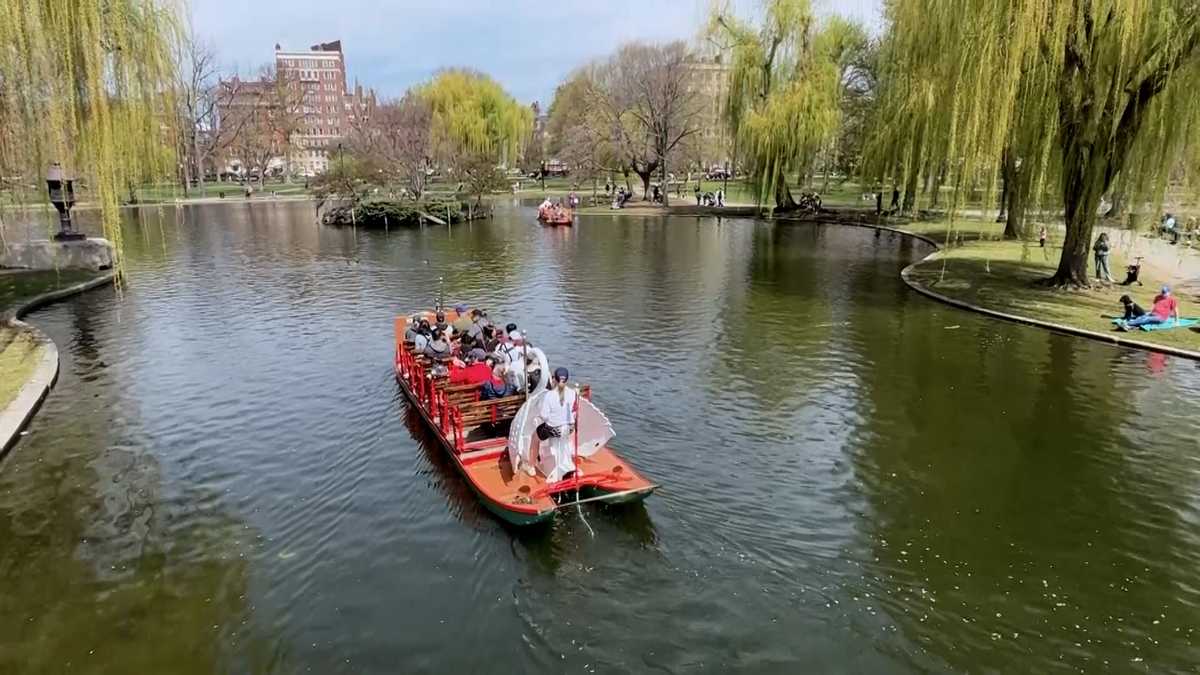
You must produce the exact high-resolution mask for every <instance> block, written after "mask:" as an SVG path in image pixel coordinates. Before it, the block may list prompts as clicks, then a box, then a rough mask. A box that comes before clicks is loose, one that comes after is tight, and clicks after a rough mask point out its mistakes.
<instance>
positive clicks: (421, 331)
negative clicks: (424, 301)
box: [413, 319, 433, 354]
mask: <svg viewBox="0 0 1200 675" xmlns="http://www.w3.org/2000/svg"><path fill="white" fill-rule="evenodd" d="M432 333H433V331H431V330H430V329H429V322H428V321H426V320H425V319H421V323H420V324H418V325H417V334H416V336H414V337H413V347H414V348H416V350H417V353H418V354H424V353H425V347H427V346H428V345H429V337H430V335H432Z"/></svg>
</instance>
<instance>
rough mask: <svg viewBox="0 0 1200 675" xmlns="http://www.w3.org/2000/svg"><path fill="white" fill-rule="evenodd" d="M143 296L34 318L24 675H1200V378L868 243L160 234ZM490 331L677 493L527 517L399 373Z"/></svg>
mask: <svg viewBox="0 0 1200 675" xmlns="http://www.w3.org/2000/svg"><path fill="white" fill-rule="evenodd" d="M124 238H125V247H126V253H127V260H128V270H129V279H128V283H127V284H126V286H125V287H124V289H123V290H121V291H119V292H118V291H117V290H114V289H105V290H99V291H95V292H91V293H88V294H86V295H84V296H80V297H78V298H75V299H73V300H70V301H67V302H63V303H61V304H57V305H53V306H51V307H48V308H46V309H44V310H41V311H38V312H36V313H34V314H33V315H31V317H30V319H29V320H30V321H32V322H34V323H36V324H37V325H38V326H40V327H41V328H42V329H43V330H45V332H46V333H48V334H49V335H50V336H51V337H52V338H53V339H54V340H55V341H56V342H57V343H58V345H59V347H60V349H61V354H62V374H61V376H60V379H59V382H58V385H57V388H56V389H55V390H54V392H53V393H52V394H51V395H50V397H49V398H48V400H47V402H46V405H45V407H44V408H43V409H42V412H41V413H39V415H38V416H37V418H36V420H35V421H34V423H33V425H32V427H31V432H30V434H29V435H28V436H27V437H26V438H25V439H24V440H23V441H22V442H21V443H19V444H18V445H17V446H16V448H15V449H14V450H13V451H12V452H10V453H9V455H8V456H7V457H5V458H4V460H3V462H2V463H0V542H2V548H0V582H2V583H3V585H4V592H3V593H2V594H0V671H3V672H22V673H51V672H53V673H59V672H97V673H98V672H128V673H138V672H172V673H187V672H195V673H209V672H297V671H311V672H319V673H360V672H361V673H384V672H430V673H433V672H438V673H444V672H469V671H477V672H583V673H587V672H610V673H621V672H671V673H676V672H711V673H725V672H731V671H735V670H736V671H739V672H796V671H798V670H806V671H813V672H827V671H837V672H846V671H858V672H884V671H887V672H904V671H964V670H971V671H989V670H1002V671H1033V672H1059V671H1061V672H1068V671H1099V670H1114V671H1128V670H1141V671H1146V672H1151V671H1153V672H1164V671H1180V670H1189V669H1191V668H1194V667H1195V664H1197V663H1200V649H1198V647H1197V639H1198V638H1200V636H1198V635H1197V634H1196V633H1195V630H1196V629H1197V627H1200V572H1198V569H1197V566H1196V561H1197V560H1198V559H1200V499H1198V497H1200V489H1198V483H1200V460H1198V459H1197V458H1198V456H1200V452H1198V447H1197V442H1196V438H1197V437H1198V434H1200V414H1198V413H1200V405H1198V404H1197V401H1198V397H1200V369H1198V368H1197V364H1195V363H1193V362H1189V361H1185V360H1178V359H1173V358H1167V357H1164V356H1161V355H1154V354H1148V353H1142V352H1137V351H1130V350H1125V349H1119V348H1116V347H1113V346H1109V345H1104V344H1098V343H1094V342H1090V341H1084V340H1079V339H1075V338H1070V337H1065V336H1059V335H1054V334H1050V333H1047V332H1044V331H1040V330H1036V329H1032V328H1026V327H1022V326H1017V325H1010V324H1006V323H997V322H992V321H988V320H984V319H982V318H980V317H977V316H974V315H970V314H967V313H963V312H960V311H957V310H954V309H951V308H948V307H943V306H940V305H938V304H936V303H933V302H931V301H929V300H926V299H924V298H922V297H920V296H918V295H916V294H915V293H913V292H911V291H909V290H908V289H907V288H906V287H905V286H904V285H903V284H902V283H901V282H900V280H899V278H898V273H899V271H900V269H901V268H903V267H904V266H905V265H906V264H908V263H909V262H911V261H912V260H914V259H917V258H919V257H921V256H923V255H924V254H925V253H927V252H928V250H927V248H926V247H925V245H924V244H921V243H920V242H913V241H911V240H907V239H904V238H900V237H898V236H896V235H893V234H887V233H884V234H880V235H876V234H875V233H874V231H872V230H869V229H859V228H852V227H837V226H817V225H800V224H770V223H763V222H755V221H751V220H737V219H723V220H715V219H695V218H681V219H656V218H648V219H644V218H628V217H594V218H583V219H582V220H581V222H580V223H579V224H578V226H577V227H575V228H573V229H542V228H540V227H538V226H536V224H535V222H534V217H533V209H532V208H531V207H529V206H526V205H520V204H515V203H513V204H508V203H505V204H502V205H501V206H500V208H499V210H498V212H497V216H496V218H495V220H494V221H493V222H489V223H475V224H473V225H463V226H457V227H454V228H453V229H447V228H444V227H436V228H429V229H425V230H399V231H392V232H387V233H385V232H367V231H362V230H359V231H354V230H348V229H347V230H337V229H328V228H322V227H318V226H316V225H314V224H313V218H312V207H311V205H308V204H258V205H254V206H246V205H219V206H201V207H190V208H185V209H181V210H179V211H173V210H152V209H147V210H141V211H131V212H130V215H129V221H128V222H127V224H126V226H125V228H124ZM439 278H442V279H443V280H444V281H443V282H442V285H441V292H442V293H443V294H444V296H445V298H446V299H447V301H450V302H455V301H464V302H468V303H471V304H480V305H483V306H485V307H487V308H489V309H490V313H491V315H492V316H493V317H495V318H501V319H503V320H505V321H507V320H513V321H516V322H517V323H519V324H521V327H522V329H523V330H525V331H526V332H527V333H529V334H531V336H532V338H533V340H534V341H535V342H536V343H537V344H539V345H541V346H543V347H545V349H546V351H547V353H548V354H549V355H550V357H551V362H552V364H555V365H559V364H561V365H567V366H568V367H569V368H570V369H571V371H572V374H573V375H574V376H576V377H578V378H579V379H581V380H584V381H587V382H589V383H591V384H592V385H593V387H594V390H595V400H596V401H597V403H598V404H599V405H600V407H601V408H602V409H604V410H605V411H606V412H607V413H608V414H609V416H610V417H611V419H612V421H613V424H614V426H615V428H616V430H617V434H618V435H617V438H616V439H615V441H614V445H615V446H616V447H617V448H618V449H619V451H620V452H621V453H622V454H623V455H624V456H625V457H626V458H628V459H629V460H630V461H631V462H633V463H634V465H635V466H637V467H638V469H639V470H641V471H642V472H644V473H646V474H647V475H649V476H651V477H652V478H654V479H656V480H657V481H659V482H661V483H662V485H663V487H662V489H661V490H660V491H659V492H658V493H657V494H655V495H654V496H653V497H652V498H651V499H650V500H648V501H647V502H646V503H645V504H644V505H641V506H635V507H632V508H621V509H600V508H592V509H584V510H583V511H582V513H576V512H567V513H564V514H561V517H559V518H558V519H557V520H556V522H555V523H554V524H553V525H552V526H550V527H548V528H544V529H538V530H533V531H522V530H515V529H512V528H510V527H507V526H504V525H502V524H501V523H500V522H499V521H498V520H497V519H495V518H494V517H492V516H490V515H489V514H488V513H487V512H486V511H485V510H484V509H483V508H482V507H481V506H480V505H479V504H478V503H477V502H476V500H475V498H474V497H473V495H472V493H471V492H470V491H469V489H468V488H467V487H466V485H465V483H464V482H463V481H462V480H461V479H460V478H459V476H458V475H457V473H456V472H455V470H454V468H453V465H452V464H450V463H449V462H448V460H447V459H446V458H444V457H443V455H442V452H443V451H442V450H441V449H440V448H439V447H438V446H436V445H435V444H434V443H432V442H431V438H430V436H429V435H428V434H427V433H425V432H424V430H423V429H422V428H421V426H420V424H419V420H418V418H417V417H416V416H415V415H414V414H413V413H412V412H410V411H409V410H408V408H407V404H406V403H405V401H404V399H403V397H402V395H401V394H400V392H399V389H398V387H397V385H396V383H395V381H394V379H393V377H392V373H391V360H392V349H393V348H392V342H391V339H392V332H391V331H392V324H391V322H392V319H393V317H394V316H395V315H396V314H399V313H402V312H403V311H405V310H409V309H413V308H417V307H423V306H428V305H430V304H432V302H433V301H434V299H435V297H436V296H437V295H438V293H439V281H438V279H439Z"/></svg>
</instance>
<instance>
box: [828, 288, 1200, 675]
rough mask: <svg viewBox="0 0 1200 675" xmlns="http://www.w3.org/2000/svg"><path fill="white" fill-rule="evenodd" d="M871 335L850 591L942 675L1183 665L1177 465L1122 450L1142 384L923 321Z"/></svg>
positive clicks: (1043, 339) (1000, 335) (1188, 615)
mask: <svg viewBox="0 0 1200 675" xmlns="http://www.w3.org/2000/svg"><path fill="white" fill-rule="evenodd" d="M888 324H890V325H888ZM948 327H949V328H948ZM878 328H879V330H877V331H873V332H868V333H864V334H862V335H861V336H860V339H861V340H862V343H863V346H864V349H865V351H866V352H868V353H870V354H871V355H872V358H871V359H870V360H869V361H865V362H864V363H863V364H862V380H863V382H864V385H865V391H864V396H865V401H866V404H867V406H868V409H867V411H866V413H867V414H866V415H865V417H864V419H865V428H864V429H863V430H862V432H861V433H859V434H858V435H857V439H858V440H857V442H856V445H855V447H853V448H852V450H851V451H852V452H853V465H854V471H855V475H856V477H857V478H858V480H859V485H860V487H861V490H862V492H863V495H864V497H865V498H866V504H867V506H866V508H865V510H864V512H863V514H862V523H861V526H860V527H861V529H862V530H863V532H864V533H865V534H866V535H867V537H868V540H869V543H868V552H867V553H866V554H865V558H864V559H865V561H866V562H865V565H864V567H865V574H864V575H863V577H862V579H861V580H859V581H857V582H855V583H861V584H863V585H864V586H865V588H854V589H851V590H852V591H854V592H855V593H856V594H861V593H862V592H869V593H871V594H872V596H873V601H877V603H878V605H879V606H882V607H883V608H884V609H885V610H886V611H887V612H888V614H889V615H890V617H891V618H892V619H893V620H894V621H895V622H896V625H897V626H898V627H899V628H900V630H902V631H903V632H904V633H905V634H906V635H907V636H908V638H909V639H910V640H911V642H912V643H913V644H914V645H919V647H920V648H921V649H922V650H924V651H926V652H928V653H930V654H933V655H935V656H936V657H938V658H940V659H943V660H944V662H945V663H947V664H949V665H950V667H951V668H954V669H984V670H989V669H996V670H1011V669H1013V668H1014V667H1017V668H1032V669H1035V670H1037V669H1047V668H1050V667H1071V668H1085V669H1086V668H1089V667H1093V668H1094V667H1100V666H1101V664H1105V663H1106V664H1109V665H1114V664H1128V663H1131V662H1134V663H1137V662H1139V661H1136V660H1137V659H1144V660H1145V663H1147V664H1154V665H1155V666H1156V667H1158V668H1162V669H1164V670H1175V669H1186V668H1187V667H1190V666H1189V664H1190V663H1194V660H1195V652H1194V650H1193V649H1192V648H1191V647H1190V646H1189V639H1188V638H1186V637H1184V636H1182V635H1181V634H1180V633H1178V632H1175V629H1176V628H1177V627H1181V626H1194V625H1196V624H1197V621H1198V620H1200V611H1197V610H1196V606H1197V605H1196V603H1195V600H1196V594H1195V593H1194V592H1191V591H1181V590H1180V589H1181V586H1180V585H1179V584H1181V583H1182V584H1187V583H1188V579H1189V578H1190V576H1191V574H1192V569H1193V568H1192V566H1191V564H1190V563H1189V562H1188V561H1189V560H1192V559H1194V555H1195V552H1196V550H1195V549H1196V545H1195V542H1194V540H1193V538H1192V537H1191V535H1190V529H1191V528H1190V527H1189V525H1188V523H1187V522H1186V521H1185V519H1184V517H1183V516H1182V515H1181V514H1183V513H1186V512H1187V510H1186V508H1183V509H1181V508H1180V506H1182V505H1186V503H1187V502H1186V495H1184V494H1180V493H1179V492H1178V490H1179V488H1180V487H1182V486H1180V485H1179V484H1178V482H1177V481H1171V480H1169V479H1166V477H1167V476H1171V475H1173V474H1174V473H1176V472H1177V469H1176V468H1174V465H1175V464H1176V463H1177V462H1178V460H1179V458H1178V457H1176V456H1172V453H1169V452H1168V453H1164V454H1162V455H1159V453H1153V454H1154V455H1156V456H1155V457H1146V456H1145V454H1146V453H1144V452H1141V451H1137V450H1135V448H1139V447H1144V446H1145V439H1138V438H1124V437H1122V435H1121V433H1120V431H1119V429H1118V427H1117V425H1116V421H1117V420H1120V419H1122V418H1124V417H1125V416H1127V415H1128V414H1129V413H1130V411H1128V410H1127V409H1126V404H1127V401H1128V400H1129V396H1130V393H1131V389H1133V388H1136V387H1139V386H1143V385H1142V384H1139V383H1137V381H1136V380H1131V379H1129V378H1128V376H1127V374H1120V376H1118V377H1114V375H1113V372H1112V371H1111V370H1110V366H1111V362H1110V359H1108V358H1107V355H1106V354H1105V351H1106V350H1107V349H1109V348H1107V347H1100V346H1096V345H1091V344H1088V343H1081V342H1079V341H1078V340H1075V339H1073V338H1066V337H1061V336H1051V335H1049V334H1045V333H1042V332H1039V331H1033V330H1030V329H1023V328H1017V327H1010V326H1004V325H996V324H992V323H987V322H984V321H981V320H978V319H976V318H974V317H971V316H969V315H963V314H961V313H958V312H954V311H951V310H945V309H941V308H936V307H933V308H929V309H927V310H925V311H920V309H919V308H918V309H917V311H913V312H906V313H896V314H894V315H892V317H891V318H890V320H885V321H884V325H882V326H878ZM1138 412H1142V413H1146V412H1149V411H1138ZM1135 454H1138V455H1143V456H1142V457H1141V458H1139V459H1138V460H1136V461H1134V458H1133V455H1135ZM1164 615H1165V616H1164ZM1160 621H1161V623H1159V622H1160ZM1160 625H1161V626H1163V628H1161V629H1160V628H1159V627H1158V626H1160ZM1184 630H1186V628H1185V629H1184ZM1151 639H1153V640H1154V642H1151V641H1150V640H1151Z"/></svg>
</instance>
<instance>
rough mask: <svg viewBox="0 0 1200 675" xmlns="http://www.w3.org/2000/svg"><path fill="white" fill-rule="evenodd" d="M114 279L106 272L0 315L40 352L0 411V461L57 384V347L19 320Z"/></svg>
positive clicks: (31, 300)
mask: <svg viewBox="0 0 1200 675" xmlns="http://www.w3.org/2000/svg"><path fill="white" fill-rule="evenodd" d="M115 278H116V273H115V272H107V273H105V274H102V275H100V276H98V277H96V278H95V279H91V280H88V281H84V282H80V283H77V284H74V285H71V286H68V287H66V288H60V289H56V290H53V291H48V292H46V293H41V294H39V295H36V296H34V297H32V298H30V299H28V300H25V301H24V302H22V303H21V304H19V305H17V306H16V307H14V308H11V309H8V310H7V311H5V312H4V313H3V314H0V323H2V324H4V325H6V326H8V327H10V328H12V329H13V330H14V331H16V332H17V333H18V334H20V335H24V336H27V337H28V338H29V339H31V340H33V341H34V342H35V343H36V344H37V346H38V348H39V349H40V350H41V351H40V354H39V355H38V357H37V358H38V362H37V364H36V365H35V366H34V367H33V372H32V373H31V374H30V375H29V377H28V378H27V379H26V380H25V383H24V384H22V385H21V388H20V389H19V390H18V391H17V394H16V396H15V397H14V398H13V400H12V401H10V402H9V403H8V405H6V406H5V407H4V408H3V409H0V458H3V457H4V456H5V455H6V454H8V451H9V450H11V449H12V448H13V446H15V445H16V444H17V442H18V441H19V440H20V438H21V435H22V432H24V430H25V428H26V427H28V426H29V423H30V422H31V421H32V420H33V417H34V415H36V414H37V411H38V410H39V409H40V408H41V406H42V403H43V402H44V401H45V400H46V396H47V395H48V394H49V393H50V390H51V389H53V388H54V384H55V383H56V382H57V381H58V366H59V362H58V346H57V345H55V344H54V341H53V340H51V339H50V337H49V336H47V335H46V334H45V333H43V332H42V331H41V330H40V329H38V328H37V326H34V325H33V324H30V323H26V322H24V321H22V320H21V318H22V317H24V316H25V315H26V314H28V313H30V312H32V311H33V310H35V309H38V308H40V307H44V306H46V305H49V304H51V303H54V302H57V301H59V300H63V299H65V298H69V297H72V296H75V295H79V294H80V293H83V292H85V291H89V290H91V289H93V288H99V287H100V286H105V285H108V284H110V283H112V282H113V280H114V279H115Z"/></svg>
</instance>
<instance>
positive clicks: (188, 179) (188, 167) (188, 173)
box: [179, 154, 192, 199]
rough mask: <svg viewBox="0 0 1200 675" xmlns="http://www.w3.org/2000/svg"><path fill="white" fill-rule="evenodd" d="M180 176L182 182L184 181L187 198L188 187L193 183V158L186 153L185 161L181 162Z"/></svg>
mask: <svg viewBox="0 0 1200 675" xmlns="http://www.w3.org/2000/svg"><path fill="white" fill-rule="evenodd" d="M179 178H180V182H181V183H183V198H184V199H187V198H188V188H190V187H191V185H192V162H191V158H190V157H188V156H187V155H186V154H185V155H184V157H183V161H182V162H180V163H179Z"/></svg>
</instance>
